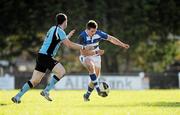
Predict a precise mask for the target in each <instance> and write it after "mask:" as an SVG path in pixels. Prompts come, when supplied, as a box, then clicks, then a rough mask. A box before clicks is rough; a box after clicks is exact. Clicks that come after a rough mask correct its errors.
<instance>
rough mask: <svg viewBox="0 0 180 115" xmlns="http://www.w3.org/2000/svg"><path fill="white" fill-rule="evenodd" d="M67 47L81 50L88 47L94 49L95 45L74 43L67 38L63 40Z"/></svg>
mask: <svg viewBox="0 0 180 115" xmlns="http://www.w3.org/2000/svg"><path fill="white" fill-rule="evenodd" d="M62 43H63V44H64V45H65V46H66V47H68V48H71V49H75V50H80V49H87V50H92V49H94V47H93V46H83V45H80V44H77V43H74V42H72V41H70V40H69V39H65V40H63V42H62Z"/></svg>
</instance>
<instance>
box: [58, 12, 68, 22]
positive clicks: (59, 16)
mask: <svg viewBox="0 0 180 115" xmlns="http://www.w3.org/2000/svg"><path fill="white" fill-rule="evenodd" d="M65 20H67V16H66V15H65V14H63V13H58V14H57V15H56V23H57V24H60V25H61V24H62V23H63V22H64V21H65Z"/></svg>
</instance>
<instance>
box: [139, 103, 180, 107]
mask: <svg viewBox="0 0 180 115" xmlns="http://www.w3.org/2000/svg"><path fill="white" fill-rule="evenodd" d="M141 105H142V106H148V107H180V102H154V103H142V104H141Z"/></svg>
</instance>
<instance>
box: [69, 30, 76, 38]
mask: <svg viewBox="0 0 180 115" xmlns="http://www.w3.org/2000/svg"><path fill="white" fill-rule="evenodd" d="M75 31H76V30H75V29H73V30H71V31H70V32H69V34H68V38H71V37H72V35H73V34H74V33H75Z"/></svg>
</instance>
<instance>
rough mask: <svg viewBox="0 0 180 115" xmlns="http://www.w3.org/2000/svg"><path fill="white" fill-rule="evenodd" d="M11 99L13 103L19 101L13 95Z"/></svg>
mask: <svg viewBox="0 0 180 115" xmlns="http://www.w3.org/2000/svg"><path fill="white" fill-rule="evenodd" d="M11 100H12V102H13V103H16V104H19V103H21V101H17V100H16V99H15V98H14V97H12V98H11Z"/></svg>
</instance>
